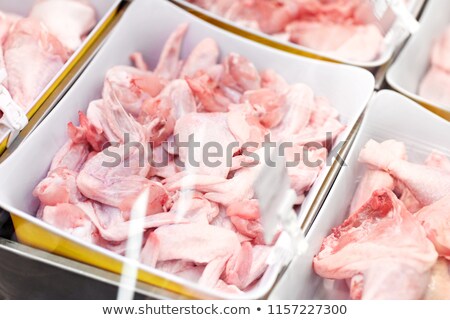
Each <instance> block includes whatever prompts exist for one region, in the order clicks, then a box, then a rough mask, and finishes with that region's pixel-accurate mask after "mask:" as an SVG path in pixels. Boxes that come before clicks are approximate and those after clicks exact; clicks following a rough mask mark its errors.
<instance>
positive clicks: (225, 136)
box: [175, 113, 238, 178]
mask: <svg viewBox="0 0 450 320" xmlns="http://www.w3.org/2000/svg"><path fill="white" fill-rule="evenodd" d="M175 135H176V136H177V137H178V139H179V140H178V141H179V142H180V143H183V144H184V145H186V144H187V143H188V142H189V141H190V140H189V137H191V141H193V142H195V143H197V144H198V145H197V146H196V147H195V148H187V147H182V146H181V145H179V147H180V148H179V156H180V160H181V161H182V163H184V164H185V169H186V171H187V172H188V173H189V174H197V175H210V176H217V177H223V178H226V177H227V176H228V173H229V172H230V166H229V165H228V163H227V162H228V161H227V160H228V159H230V158H231V156H232V155H233V154H234V153H235V152H236V151H237V150H238V144H237V143H236V139H235V137H234V136H233V134H232V132H231V131H230V128H229V126H228V123H227V114H226V113H190V114H186V115H184V116H182V117H181V118H180V119H179V120H178V121H177V124H176V126H175ZM233 145H234V147H233ZM205 146H206V147H208V146H210V147H208V148H206V147H205ZM214 146H215V147H214ZM218 148H219V149H222V152H221V154H220V153H218V152H217V151H218V150H217V149H218ZM203 151H205V152H206V154H205V153H203ZM213 153H214V154H216V153H217V156H216V155H214V156H213V157H211V156H210V154H213ZM208 162H209V163H215V164H214V165H211V164H208Z"/></svg>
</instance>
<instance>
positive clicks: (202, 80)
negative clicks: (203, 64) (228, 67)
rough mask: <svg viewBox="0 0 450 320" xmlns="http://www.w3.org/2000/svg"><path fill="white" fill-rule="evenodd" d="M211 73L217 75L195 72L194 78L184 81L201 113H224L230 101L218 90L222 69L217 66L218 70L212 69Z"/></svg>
mask: <svg viewBox="0 0 450 320" xmlns="http://www.w3.org/2000/svg"><path fill="white" fill-rule="evenodd" d="M213 71H214V73H217V74H210V73H207V72H204V71H203V72H197V74H196V75H195V77H192V78H189V77H187V78H186V81H187V83H188V85H189V87H190V88H191V90H192V92H193V94H194V96H195V97H196V98H197V100H198V101H199V104H200V108H199V109H200V110H201V111H204V112H226V111H228V106H229V105H230V104H231V103H232V101H231V100H230V99H229V98H228V97H227V96H226V95H225V93H224V92H223V91H222V89H221V88H219V81H220V77H221V75H222V73H223V68H222V67H220V66H219V67H218V68H214V69H213Z"/></svg>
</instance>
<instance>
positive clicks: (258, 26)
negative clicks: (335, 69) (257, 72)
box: [189, 0, 383, 62]
mask: <svg viewBox="0 0 450 320" xmlns="http://www.w3.org/2000/svg"><path fill="white" fill-rule="evenodd" d="M189 1H190V2H192V3H194V4H196V5H198V6H200V7H202V8H204V9H206V10H209V11H211V12H213V13H215V14H217V15H220V16H222V17H224V18H226V19H229V20H232V21H234V22H236V23H238V24H240V25H242V26H245V27H248V28H252V29H255V30H257V31H261V32H264V33H267V34H269V35H273V36H275V37H277V38H279V39H282V40H286V41H291V42H293V43H296V44H299V45H302V46H305V47H308V48H312V49H315V50H318V51H321V52H323V53H328V54H333V55H335V56H338V57H341V58H343V59H348V60H352V61H359V62H364V61H371V60H374V59H375V58H376V57H377V56H378V55H379V53H380V52H381V50H382V49H383V48H382V47H383V35H382V34H381V33H380V31H379V29H378V28H377V27H376V26H375V25H374V24H372V23H369V21H370V19H368V10H371V8H370V7H369V6H368V3H367V1H365V0H332V1H330V0H218V1H216V0H189Z"/></svg>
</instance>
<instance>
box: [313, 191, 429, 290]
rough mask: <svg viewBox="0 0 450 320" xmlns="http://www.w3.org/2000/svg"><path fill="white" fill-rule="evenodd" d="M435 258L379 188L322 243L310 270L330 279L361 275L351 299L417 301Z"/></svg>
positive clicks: (418, 230)
mask: <svg viewBox="0 0 450 320" xmlns="http://www.w3.org/2000/svg"><path fill="white" fill-rule="evenodd" d="M436 259H437V253H436V251H435V249H434V247H433V244H432V243H431V242H430V241H429V240H428V239H427V237H426V234H425V231H424V230H423V228H422V227H421V225H420V222H419V221H418V220H416V219H415V218H414V217H413V216H412V215H411V214H410V213H409V212H408V211H407V210H406V208H405V207H404V206H403V204H402V203H401V202H400V201H399V200H398V199H397V198H396V196H395V194H393V193H392V192H391V191H389V190H386V189H382V190H378V191H376V192H374V194H373V196H372V198H371V199H370V200H369V201H368V202H367V203H366V204H365V205H364V206H363V207H361V208H360V209H359V210H358V211H357V212H355V213H354V214H353V215H351V216H350V217H349V218H348V219H347V220H346V221H344V223H343V224H342V225H341V226H339V227H337V228H335V229H333V231H332V234H331V235H329V236H328V237H327V238H325V240H324V242H323V244H322V248H321V250H320V252H319V253H318V254H317V256H316V257H315V258H314V270H315V271H316V272H317V273H318V274H319V275H320V276H322V277H324V278H331V279H351V278H353V277H354V276H358V277H361V276H362V277H363V279H362V280H361V279H360V281H358V282H357V283H358V284H357V283H353V285H352V291H353V293H352V297H354V298H361V299H420V298H422V297H423V295H424V293H425V290H426V286H427V283H428V279H429V274H430V270H431V268H432V266H433V265H434V263H435V261H436ZM355 291H356V292H360V293H361V294H360V295H359V294H356V292H355Z"/></svg>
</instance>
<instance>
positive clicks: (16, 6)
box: [0, 0, 121, 155]
mask: <svg viewBox="0 0 450 320" xmlns="http://www.w3.org/2000/svg"><path fill="white" fill-rule="evenodd" d="M35 2H36V0H20V1H11V0H0V11H3V12H6V13H15V14H19V15H22V16H27V15H28V14H29V13H30V11H31V8H32V7H33V4H34V3H35ZM90 2H91V4H92V5H93V6H94V8H95V10H96V12H97V20H98V23H97V25H96V27H95V28H94V29H93V30H92V31H91V32H90V34H89V36H87V37H86V39H84V41H83V43H82V44H81V45H80V47H79V48H78V49H77V50H76V51H75V52H74V53H73V54H72V56H71V57H70V58H69V60H68V61H67V62H66V64H65V65H64V67H63V68H62V69H61V70H60V71H59V72H58V73H57V74H56V75H55V76H54V77H53V79H52V80H51V81H50V82H49V83H48V85H47V86H46V87H45V89H44V90H43V91H42V93H41V94H40V95H39V96H38V97H36V99H35V100H34V101H33V103H31V105H30V106H29V107H28V110H26V113H27V114H28V116H29V117H31V116H32V115H33V114H34V112H36V111H37V109H39V107H40V105H41V104H42V102H43V101H41V99H42V98H43V97H45V96H46V95H48V94H49V93H51V92H52V91H53V90H54V89H55V86H56V85H57V80H58V79H60V77H61V76H63V75H64V74H66V73H67V72H68V70H69V67H70V66H72V65H73V64H74V63H75V62H76V61H77V60H79V59H80V57H81V55H82V53H83V50H84V49H85V47H86V45H87V44H88V43H90V42H91V41H92V40H93V37H94V36H95V35H96V34H97V33H98V32H99V31H100V30H101V28H102V27H103V26H104V24H105V23H106V22H107V20H108V19H110V18H111V16H112V15H113V13H114V12H115V10H117V8H118V6H119V4H120V2H121V0H108V1H106V0H90ZM9 134H10V131H7V130H0V155H1V153H2V150H3V149H4V148H5V147H6V143H7V139H8V136H9Z"/></svg>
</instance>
